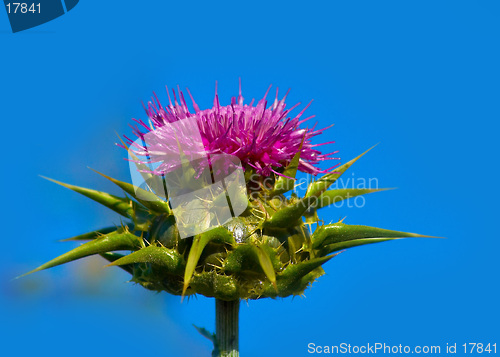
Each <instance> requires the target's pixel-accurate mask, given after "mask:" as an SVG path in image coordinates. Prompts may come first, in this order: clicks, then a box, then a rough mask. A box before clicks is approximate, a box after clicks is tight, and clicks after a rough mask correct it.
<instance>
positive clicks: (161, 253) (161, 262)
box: [108, 245, 185, 274]
mask: <svg viewBox="0 0 500 357" xmlns="http://www.w3.org/2000/svg"><path fill="white" fill-rule="evenodd" d="M135 263H151V264H154V265H157V266H159V267H161V268H163V269H164V271H166V272H169V273H172V274H181V273H182V272H183V271H184V266H185V262H184V258H183V257H182V256H181V255H179V254H178V253H177V252H176V251H175V250H173V249H168V248H164V247H157V246H154V245H150V246H148V247H146V248H142V249H139V250H137V251H135V252H132V253H130V254H129V255H125V256H123V257H121V258H120V259H118V260H115V261H113V262H112V263H111V264H109V265H108V266H114V265H115V266H119V265H127V264H135Z"/></svg>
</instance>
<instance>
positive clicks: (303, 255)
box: [30, 89, 423, 356]
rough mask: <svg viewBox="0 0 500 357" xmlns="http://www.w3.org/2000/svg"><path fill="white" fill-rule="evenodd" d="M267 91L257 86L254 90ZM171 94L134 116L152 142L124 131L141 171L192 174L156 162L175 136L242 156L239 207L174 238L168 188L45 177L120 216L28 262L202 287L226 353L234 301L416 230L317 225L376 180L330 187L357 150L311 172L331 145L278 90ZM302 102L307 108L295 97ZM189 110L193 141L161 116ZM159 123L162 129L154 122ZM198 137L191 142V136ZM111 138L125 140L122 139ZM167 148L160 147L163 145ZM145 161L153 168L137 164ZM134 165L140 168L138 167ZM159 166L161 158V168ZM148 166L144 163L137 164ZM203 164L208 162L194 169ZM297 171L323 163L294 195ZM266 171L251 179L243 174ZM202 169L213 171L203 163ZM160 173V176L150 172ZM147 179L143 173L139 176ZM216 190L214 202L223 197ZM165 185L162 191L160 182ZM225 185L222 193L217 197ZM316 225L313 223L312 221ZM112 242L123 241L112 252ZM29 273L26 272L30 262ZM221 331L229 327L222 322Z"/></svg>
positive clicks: (300, 289) (289, 289)
mask: <svg viewBox="0 0 500 357" xmlns="http://www.w3.org/2000/svg"><path fill="white" fill-rule="evenodd" d="M266 95H267V93H266ZM179 96H180V97H179V98H180V99H179V100H180V104H179V102H178V100H177V97H176V94H175V92H174V104H172V102H171V101H170V102H169V105H168V106H167V107H163V106H161V104H160V103H159V101H158V100H157V99H156V102H155V103H154V104H153V103H149V104H148V106H147V108H146V111H147V113H148V116H149V119H150V121H151V127H150V126H148V125H146V124H145V123H144V122H142V121H140V120H138V121H137V123H138V124H139V125H140V126H137V127H136V128H135V130H134V131H135V133H136V135H138V137H139V138H140V139H143V138H145V136H146V135H152V136H153V139H154V140H152V145H149V146H148V147H146V145H141V144H138V143H137V142H134V141H132V140H131V139H128V141H129V145H130V146H131V147H130V150H131V151H133V152H134V153H135V154H136V155H137V156H141V159H137V160H136V161H137V164H138V166H139V167H146V169H141V171H142V174H143V175H144V177H145V179H146V178H148V177H153V176H154V175H165V174H166V173H168V172H170V171H172V170H181V172H180V175H179V177H180V178H182V179H186V180H188V181H193V178H195V176H196V170H194V169H193V167H190V165H188V164H186V165H185V163H184V162H183V163H182V165H181V167H180V168H179V167H174V166H176V165H173V166H172V164H169V162H168V160H163V161H162V159H164V158H165V157H168V155H169V154H170V153H169V152H168V151H169V150H170V151H172V150H173V149H171V148H172V146H171V145H170V146H169V143H171V142H174V143H175V142H176V141H177V142H179V140H183V144H186V145H183V151H184V153H183V155H186V156H193V155H196V154H200V151H206V152H208V154H209V155H218V154H230V155H236V156H237V157H238V158H239V159H240V160H241V162H242V163H243V164H244V166H245V178H244V180H245V181H244V182H245V184H244V185H243V186H246V187H245V188H246V191H247V192H246V193H248V196H246V195H245V197H244V200H245V205H244V207H246V208H244V210H242V213H241V215H239V216H238V217H235V218H233V219H232V220H230V221H229V222H225V223H224V224H220V225H218V226H217V227H215V228H213V229H210V230H207V231H203V232H201V233H199V234H193V235H192V236H190V237H188V238H186V239H182V238H181V235H180V234H179V230H180V226H179V222H177V216H175V215H174V212H173V209H174V207H172V197H169V196H168V194H167V192H164V194H163V195H160V194H159V193H158V192H159V190H156V189H155V188H152V187H150V186H146V187H145V189H143V188H141V187H137V186H134V185H132V184H130V183H127V182H122V181H118V180H116V179H113V178H111V177H108V176H106V175H104V174H101V175H102V176H104V177H105V178H107V179H109V180H111V181H112V182H113V183H115V184H116V185H118V186H119V187H120V188H121V189H122V190H123V191H124V192H125V193H126V196H125V197H117V196H114V195H110V194H107V193H104V192H100V191H95V190H91V189H87V188H81V187H77V186H73V185H69V184H65V183H61V182H57V181H55V182H56V183H59V184H61V185H63V186H65V187H67V188H69V189H71V190H73V191H76V192H78V193H81V194H83V195H85V196H87V197H89V198H91V199H93V200H95V201H97V202H98V203H100V204H103V205H104V206H106V207H108V208H110V209H112V210H114V211H115V212H117V213H118V214H120V215H122V216H123V217H124V218H125V219H126V221H125V222H123V223H122V224H121V225H120V226H111V227H107V228H104V229H101V230H98V231H93V232H90V233H86V234H83V235H79V236H76V237H73V238H70V240H76V241H84V240H88V241H89V242H87V243H85V244H83V245H81V246H79V247H77V248H75V249H73V250H71V251H70V252H68V253H66V254H63V255H62V256H60V257H58V258H55V259H53V260H51V261H49V262H48V263H46V264H43V265H42V266H40V267H38V268H37V269H35V270H33V271H32V272H35V271H39V270H43V269H47V268H50V267H53V266H56V265H60V264H63V263H67V262H70V261H73V260H76V259H80V258H83V257H86V256H90V255H95V254H99V255H101V256H102V257H103V258H105V259H106V260H107V261H108V262H109V263H110V264H109V265H111V266H119V267H121V268H122V269H124V270H125V271H127V272H128V273H130V274H131V276H132V278H131V280H132V281H134V282H136V283H138V284H140V285H142V286H143V287H145V288H147V289H150V290H155V291H166V292H168V293H171V294H174V295H182V296H189V295H194V294H202V295H205V296H207V297H214V298H215V299H216V302H217V303H216V307H217V308H216V310H217V319H216V321H217V328H216V334H215V335H212V334H209V333H207V332H206V330H200V331H201V332H202V333H203V334H204V335H206V336H207V337H210V338H211V339H213V341H214V345H215V351H216V353H215V354H217V355H218V354H220V355H221V356H237V355H238V353H237V326H238V324H237V319H238V306H239V300H240V299H261V298H277V297H287V296H290V295H302V294H303V293H304V290H305V289H306V288H307V287H308V286H309V285H310V284H311V283H312V282H314V281H315V280H316V279H317V278H318V277H320V276H321V275H323V274H324V270H323V268H322V265H323V264H324V263H326V262H327V261H329V260H330V259H332V258H333V257H335V256H336V255H337V254H339V253H340V252H341V251H343V250H345V249H347V248H351V247H356V246H360V245H364V244H371V243H377V242H384V241H389V240H394V239H398V238H402V237H423V236H422V235H418V234H414V233H406V232H399V231H392V230H386V229H380V228H375V227H368V226H361V225H347V224H345V223H344V222H342V221H340V222H336V223H333V224H324V222H323V221H322V220H320V219H319V218H318V215H317V211H319V210H320V209H322V208H324V207H327V206H329V205H331V204H333V203H335V202H338V201H340V200H344V199H348V198H350V197H355V196H358V195H364V194H367V193H372V192H377V191H381V190H382V189H377V188H374V189H370V188H366V189H361V188H345V189H336V190H332V189H331V186H332V185H333V184H334V183H335V181H336V180H337V179H338V178H339V177H340V176H341V175H342V174H343V173H344V172H345V171H346V170H347V169H349V167H350V166H351V165H353V164H354V163H355V162H356V161H357V160H358V159H359V158H360V157H361V156H363V155H364V154H365V153H363V154H361V155H360V156H358V157H356V158H354V159H353V160H351V161H349V162H347V163H345V164H343V165H342V166H339V167H337V168H336V169H335V171H334V172H330V171H328V170H327V171H322V170H320V169H319V168H318V167H317V166H316V165H317V164H318V163H319V162H321V161H323V160H326V159H328V158H330V156H331V154H326V155H324V154H321V152H319V151H318V150H316V149H314V147H315V146H314V145H313V144H312V143H311V138H312V137H314V136H316V135H318V134H319V133H321V132H322V131H323V130H324V129H321V130H315V129H314V128H313V129H307V128H306V129H304V128H300V125H301V124H303V123H304V121H306V120H307V119H308V118H306V119H301V116H302V114H303V113H304V110H305V108H304V110H302V111H301V112H300V113H299V114H297V115H296V116H295V117H293V118H291V117H289V116H288V115H289V113H290V110H286V109H285V97H286V95H285V97H284V98H282V99H281V100H278V96H277V95H276V99H275V101H274V103H273V104H272V105H271V106H269V107H268V106H267V103H266V99H265V98H266V96H264V98H263V99H262V100H260V101H259V102H258V103H257V105H255V106H253V102H252V103H250V104H249V105H244V104H243V97H242V96H241V89H240V94H239V95H238V98H233V100H232V103H231V105H228V106H221V105H220V104H219V100H218V96H217V94H216V96H215V100H214V106H213V108H211V109H207V110H200V109H199V107H198V105H197V104H196V103H195V102H194V100H193V107H194V110H195V113H190V112H189V111H188V109H187V105H186V102H185V100H184V96H183V94H182V92H179ZM306 108H307V107H306ZM187 119H191V120H196V123H197V126H198V129H199V131H200V133H201V137H202V145H201V146H200V145H195V144H196V143H195V144H193V143H192V142H191V141H192V140H190V139H189V138H180V139H179V137H178V136H179V135H178V134H179V133H177V134H176V133H175V132H172V131H171V130H170V131H169V129H168V128H169V126H168V124H172V123H181V124H180V125H181V126H182V125H183V123H184V122H185V121H186V120H187ZM163 128H165V129H163ZM198 144H199V143H198ZM122 146H124V147H127V145H126V144H125V143H123V144H122ZM169 147H170V149H169ZM152 163H155V164H157V165H156V166H154V167H153V166H149V165H151V164H152ZM141 165H142V166H141ZM169 165H170V166H169ZM148 167H149V168H151V167H153V169H147V168H148ZM203 169H204V170H205V169H206V170H212V166H210V165H208V166H205V167H203ZM297 171H304V172H306V173H310V174H319V173H325V175H323V176H322V177H320V178H319V179H317V180H314V181H312V182H311V183H310V184H309V186H308V188H307V191H306V193H305V195H304V196H303V197H298V196H297V195H296V194H295V193H291V194H290V191H292V190H293V189H294V187H295V180H294V178H295V176H296V174H297ZM252 172H254V173H257V174H258V175H260V176H261V177H266V178H271V180H269V181H268V182H267V183H266V184H258V185H255V184H254V182H252V180H251V178H250V176H251V175H248V173H252ZM210 174H211V175H212V176H214V175H216V174H217V173H216V172H210ZM162 177H163V176H162ZM146 182H147V180H146ZM227 191H228V192H227V193H226V192H221V191H217V192H216V193H215V194H214V195H218V196H217V197H214V198H213V200H214V202H215V201H224V202H226V197H229V196H230V194H229V191H230V189H229V188H228V190H227ZM170 193H171V192H170ZM227 194H229V196H226V195H227ZM313 227H316V229H315V230H314V231H313V230H312V228H313ZM116 251H130V252H131V253H130V254H125V255H124V254H118V253H116ZM30 273H31V272H30ZM228 331H229V332H228Z"/></svg>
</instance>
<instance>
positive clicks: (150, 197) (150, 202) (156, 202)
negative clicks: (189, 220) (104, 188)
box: [91, 169, 172, 214]
mask: <svg viewBox="0 0 500 357" xmlns="http://www.w3.org/2000/svg"><path fill="white" fill-rule="evenodd" d="M91 170H92V171H95V172H97V173H98V174H99V175H101V176H103V177H105V178H107V179H108V180H110V181H111V182H113V183H114V184H115V185H117V186H118V187H120V188H121V189H122V190H123V191H125V192H126V193H127V194H129V195H130V196H132V197H133V198H134V199H136V200H137V202H139V203H141V204H142V205H143V206H145V207H147V208H148V209H150V210H151V211H154V212H157V213H168V214H171V213H172V212H171V210H170V206H169V205H168V202H165V201H164V200H162V199H161V198H159V197H158V196H156V195H155V194H154V193H153V192H150V191H146V190H144V189H142V188H140V187H136V186H134V185H132V184H130V183H128V182H123V181H119V180H117V179H114V178H112V177H109V176H107V175H105V174H103V173H101V172H99V171H97V170H94V169H91Z"/></svg>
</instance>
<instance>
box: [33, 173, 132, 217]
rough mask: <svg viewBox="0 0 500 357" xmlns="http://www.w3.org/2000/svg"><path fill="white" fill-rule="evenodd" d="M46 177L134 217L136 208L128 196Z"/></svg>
mask: <svg viewBox="0 0 500 357" xmlns="http://www.w3.org/2000/svg"><path fill="white" fill-rule="evenodd" d="M42 177H43V178H44V179H47V180H49V181H52V182H54V183H57V184H58V185H61V186H64V187H66V188H69V189H70V190H73V191H75V192H78V193H79V194H82V195H84V196H86V197H88V198H90V199H91V200H94V201H96V202H98V203H100V204H102V205H103V206H106V207H108V208H110V209H112V210H113V211H115V212H116V213H118V214H120V215H122V216H124V217H127V218H133V217H134V208H133V205H132V204H133V202H132V201H131V200H129V199H127V198H123V197H118V196H114V195H111V194H109V193H107V192H102V191H96V190H92V189H89V188H84V187H79V186H75V185H70V184H67V183H64V182H60V181H57V180H53V179H51V178H48V177H45V176H42Z"/></svg>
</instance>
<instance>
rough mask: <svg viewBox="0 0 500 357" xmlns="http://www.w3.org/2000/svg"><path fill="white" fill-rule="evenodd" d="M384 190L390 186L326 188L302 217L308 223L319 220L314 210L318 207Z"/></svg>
mask: <svg viewBox="0 0 500 357" xmlns="http://www.w3.org/2000/svg"><path fill="white" fill-rule="evenodd" d="M386 190H391V188H340V189H336V190H327V191H325V192H323V193H322V194H321V195H320V196H319V197H318V200H317V201H315V202H314V204H312V205H311V206H310V207H309V208H308V209H307V210H306V212H305V213H304V218H305V220H306V223H308V224H312V223H316V222H319V221H320V219H319V217H318V214H317V212H316V211H317V210H318V209H320V208H323V207H326V206H329V205H332V204H334V203H336V202H339V201H342V200H345V199H349V198H352V197H356V196H361V195H366V194H368V193H373V192H379V191H386Z"/></svg>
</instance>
